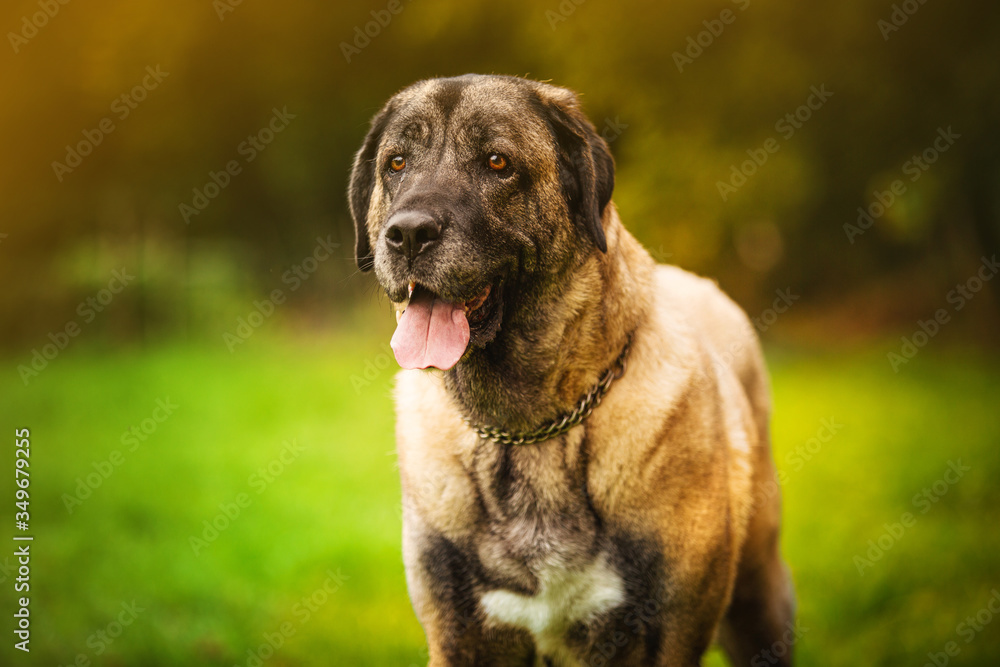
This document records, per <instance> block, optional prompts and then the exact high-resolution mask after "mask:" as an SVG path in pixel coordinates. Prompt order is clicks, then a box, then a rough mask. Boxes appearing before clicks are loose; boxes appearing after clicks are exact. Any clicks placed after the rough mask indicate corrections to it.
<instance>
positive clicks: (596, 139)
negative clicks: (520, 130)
mask: <svg viewBox="0 0 1000 667" xmlns="http://www.w3.org/2000/svg"><path fill="white" fill-rule="evenodd" d="M545 88H546V89H548V90H546V92H550V91H557V92H555V94H551V93H550V94H548V95H546V94H545V93H543V94H542V102H543V104H544V105H545V107H546V109H547V113H548V120H549V124H550V125H551V126H552V130H553V132H554V134H555V137H556V143H557V144H558V150H559V179H560V181H562V188H563V195H564V196H565V197H566V204H567V205H568V206H569V212H570V216H571V217H572V218H573V219H574V221H575V222H576V223H577V224H578V225H580V226H581V227H582V228H583V229H584V230H585V231H586V232H587V233H589V234H590V236H591V238H593V240H594V244H595V245H597V247H598V248H600V249H601V252H607V251H608V242H607V240H606V239H605V237H604V226H603V224H602V222H601V221H602V218H603V216H604V209H605V208H606V207H607V205H608V202H609V201H611V191H612V190H614V187H615V161H614V158H612V157H611V150H610V149H609V148H608V144H607V142H606V141H604V139H602V138H601V137H600V136H599V135H598V134H597V131H596V130H595V129H594V126H593V125H592V124H591V123H590V121H589V120H588V119H587V117H586V116H585V115H584V114H583V112H582V111H580V104H579V102H578V101H577V98H576V95H574V94H573V93H572V92H571V91H569V90H566V89H565V88H556V87H555V86H546V87H545Z"/></svg>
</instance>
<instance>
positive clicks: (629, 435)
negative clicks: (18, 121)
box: [349, 75, 793, 667]
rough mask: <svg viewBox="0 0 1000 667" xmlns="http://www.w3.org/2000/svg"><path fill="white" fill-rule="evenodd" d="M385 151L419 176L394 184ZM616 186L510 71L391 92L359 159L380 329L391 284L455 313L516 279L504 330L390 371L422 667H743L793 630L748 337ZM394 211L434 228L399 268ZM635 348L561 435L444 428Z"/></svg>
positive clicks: (358, 197) (527, 407) (536, 87)
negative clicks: (708, 657)
mask: <svg viewBox="0 0 1000 667" xmlns="http://www.w3.org/2000/svg"><path fill="white" fill-rule="evenodd" d="M411 129H412V132H411ZM484 137H485V138H484ZM484 146H485V147H486V149H484V148H483V147H484ZM498 146H499V148H498ZM483 150H488V151H501V152H509V155H510V157H511V158H512V161H516V162H517V164H518V168H519V169H520V170H521V171H520V172H517V178H518V179H525V180H523V181H522V180H516V183H518V184H522V183H523V187H519V188H514V187H511V186H504V185H502V183H501V182H500V181H492V180H489V179H483V178H482V176H481V174H482V171H481V170H480V171H477V170H476V167H475V165H476V161H477V160H481V159H482V151H483ZM397 152H399V153H404V152H405V153H407V154H408V155H411V156H412V158H413V159H412V161H413V163H414V165H415V167H414V168H413V169H411V170H409V171H407V172H406V173H405V174H404V175H402V176H398V177H392V178H389V177H387V176H385V173H384V171H379V170H380V169H384V167H380V166H379V165H385V164H386V160H387V159H388V157H390V156H391V155H393V154H395V153H397ZM421 165H423V167H421ZM470 165H473V166H470ZM480 165H481V163H480ZM407 169H410V168H409V167H407ZM380 174H381V175H380ZM529 175H530V178H526V177H527V176H529ZM407 179H408V180H407ZM612 185H613V161H612V159H611V157H610V152H609V151H608V147H607V145H606V144H605V143H604V142H603V140H601V139H600V138H599V137H598V136H597V134H596V133H595V131H594V128H593V126H592V125H590V124H589V121H587V120H586V118H585V117H584V116H583V114H582V112H581V111H580V108H579V105H578V103H577V100H576V97H575V96H574V95H573V93H571V92H570V91H568V90H565V89H561V88H557V87H554V86H549V85H546V84H540V83H537V82H532V81H526V80H521V79H515V78H512V77H492V76H476V75H471V76H466V77H459V78H457V79H441V80H432V81H427V82H421V83H419V84H416V85H414V86H411V87H410V88H407V89H405V90H404V91H402V92H401V93H399V94H398V95H397V96H395V97H394V98H393V99H392V100H390V102H389V103H388V104H387V105H386V107H385V109H383V111H382V112H380V113H379V114H378V115H377V116H376V117H375V119H373V123H372V129H371V131H370V132H369V135H368V137H367V138H366V140H365V143H364V145H363V146H362V149H361V150H360V151H359V152H358V154H357V156H356V159H355V165H354V171H353V173H352V179H351V188H350V190H349V193H350V199H351V206H352V215H353V216H354V219H355V225H356V230H357V245H356V253H357V258H358V262H359V266H361V267H362V268H363V269H364V268H372V267H373V268H374V270H375V272H376V275H378V277H379V281H380V282H381V283H382V286H383V288H384V289H385V290H386V293H387V294H388V295H389V296H390V299H392V300H394V301H395V307H396V310H397V312H400V311H402V310H403V309H404V308H405V307H406V302H405V298H406V296H407V292H406V285H407V281H414V282H418V283H419V284H420V285H421V286H423V287H422V288H424V289H430V290H431V291H433V292H434V293H435V294H436V295H437V297H440V298H444V299H445V300H447V301H451V302H453V303H454V302H460V301H466V300H467V299H469V298H470V297H471V295H473V294H476V293H479V291H480V290H481V289H482V284H483V281H492V280H501V278H498V277H497V276H503V275H506V278H507V280H508V281H509V282H508V283H507V287H506V289H507V290H510V293H504V295H503V297H502V302H503V304H504V305H503V308H502V309H501V310H499V311H495V312H499V313H501V316H500V317H501V318H502V319H501V320H499V328H497V329H496V330H494V331H493V332H491V333H488V334H483V336H484V337H483V338H482V339H481V340H480V342H479V343H476V342H475V341H473V342H472V343H470V345H469V347H468V348H467V350H466V353H465V355H464V356H463V358H462V360H461V361H459V362H458V364H456V366H454V367H453V368H452V369H451V370H449V371H438V370H427V371H416V370H413V371H402V372H400V373H399V374H398V376H397V381H396V389H395V399H396V413H397V422H396V439H397V450H398V456H399V469H400V478H401V483H402V492H403V557H404V562H405V564H406V575H407V585H408V588H409V592H410V596H411V599H412V601H413V607H414V610H415V611H416V613H417V616H418V618H419V619H420V622H421V623H422V624H423V627H424V629H425V631H426V634H427V641H428V647H429V653H430V664H431V665H432V666H444V665H535V666H542V667H555V666H557V665H558V666H577V665H604V664H607V665H635V666H640V665H641V666H646V665H694V664H698V663H699V661H700V658H701V656H702V654H703V653H704V651H705V650H706V649H707V647H708V645H709V643H710V642H711V641H712V639H713V637H716V636H718V639H719V640H720V641H721V643H722V644H723V646H724V648H725V649H726V651H727V653H728V654H729V655H730V657H731V659H732V660H733V661H734V663H736V664H748V663H750V662H752V660H753V658H754V657H755V656H758V657H759V656H761V655H762V654H761V651H762V650H764V649H767V648H769V647H771V646H772V644H773V643H774V642H776V641H780V637H781V634H782V633H783V632H784V631H785V629H786V628H785V625H786V624H787V623H788V622H789V621H790V620H791V618H792V613H793V597H792V591H791V584H790V581H789V579H788V576H787V573H786V572H785V569H784V566H783V564H782V562H781V559H780V557H779V553H778V532H779V525H780V498H779V495H778V494H777V493H774V492H773V489H775V488H777V487H776V482H775V473H774V468H773V464H772V462H771V453H770V442H769V433H768V421H769V413H770V399H769V394H768V392H769V390H768V380H767V373H766V370H765V367H764V360H763V355H762V353H761V350H760V346H759V343H758V341H757V337H756V334H755V332H754V329H753V327H752V326H751V325H750V322H749V320H748V319H747V317H746V315H745V314H744V313H743V312H742V310H741V309H740V308H739V307H738V306H737V305H736V304H734V303H733V302H732V301H731V300H730V299H729V298H727V297H726V296H725V295H724V294H723V293H722V292H721V291H720V290H719V288H718V287H717V285H716V284H715V283H714V282H712V281H709V280H706V279H703V278H699V277H696V276H694V275H692V274H690V273H687V272H685V271H683V270H681V269H679V268H676V267H670V266H658V265H656V264H655V262H654V261H653V260H652V258H651V257H650V255H649V254H648V253H647V252H646V251H645V249H643V248H642V246H641V245H640V244H639V243H638V242H637V241H636V239H635V238H634V237H632V235H631V234H629V233H628V231H626V229H625V228H624V227H623V225H622V223H621V221H620V220H619V218H618V212H617V210H616V208H615V206H614V204H613V203H612V202H610V201H609V198H610V196H611V186H612ZM456 188H461V192H462V193H464V194H463V197H461V198H459V199H454V198H452V195H453V194H454V192H456V191H457V190H456ZM498 188H506V189H498ZM598 194H600V195H601V196H600V197H598ZM602 197H603V199H602ZM400 202H402V203H400ZM407 207H410V209H413V208H418V209H420V210H426V211H434V212H435V213H434V214H435V215H437V216H438V218H439V221H440V223H441V225H442V229H443V230H444V231H443V232H442V235H441V237H440V240H438V241H437V242H436V243H435V244H434V246H433V247H432V248H431V250H429V251H428V252H426V253H425V254H423V255H420V256H417V257H416V258H414V257H410V258H409V260H408V263H407V261H404V260H403V258H402V256H401V255H400V253H399V252H398V251H395V250H393V249H392V248H391V247H390V246H389V245H388V244H387V242H386V240H385V239H386V230H387V229H388V228H391V224H390V223H389V222H388V221H389V220H390V219H391V218H392V216H393V215H394V214H395V213H396V212H397V211H398V210H401V209H402V210H406V209H407ZM421 207H422V208H421ZM441 207H444V208H441ZM448 207H450V208H448ZM588 207H589V208H588ZM439 209H440V210H439ZM441 210H443V211H444V213H441ZM604 244H606V252H604V251H602V250H603V248H604ZM501 247H502V248H504V249H505V250H504V251H503V252H500V251H498V248H501ZM510 266H514V267H515V268H514V269H510V268H509V267H510ZM505 271H511V273H506V274H505V273H504V272H505ZM483 273H488V274H489V275H485V276H483V275H480V274H483ZM486 284H490V283H489V282H487V283H486ZM492 284H494V285H496V286H501V285H503V282H502V281H501V282H494V283H492ZM500 289H501V287H497V288H496V291H499V290H500ZM490 336H492V337H490ZM629 340H631V351H630V353H629V354H628V357H627V360H626V362H627V370H626V371H625V373H624V375H622V376H621V377H620V378H619V379H617V380H616V381H615V382H614V384H613V385H612V386H611V389H610V391H609V392H608V393H607V395H606V396H604V398H603V402H601V404H600V405H599V406H598V407H597V408H596V409H595V410H594V411H593V413H592V414H591V415H590V416H589V417H588V418H587V419H586V420H585V421H583V422H582V423H581V424H579V425H577V426H575V427H573V428H572V429H571V430H569V431H568V432H567V433H565V434H563V435H559V436H557V437H553V438H550V439H548V440H546V441H543V442H539V443H537V444H532V445H522V446H516V445H503V444H500V443H497V442H495V441H493V440H484V439H481V438H480V437H479V436H478V435H477V434H476V432H475V431H474V430H473V429H472V428H471V427H470V426H468V425H467V423H466V422H465V421H464V419H463V418H470V419H472V420H474V421H476V422H480V423H485V424H488V425H492V426H497V427H501V428H506V429H510V430H514V431H523V430H529V429H531V428H533V427H537V426H539V425H541V424H544V423H546V422H547V421H548V420H552V419H555V418H558V417H559V416H560V415H565V414H567V413H568V412H570V411H571V410H573V408H574V407H575V406H576V405H577V403H578V402H579V401H580V398H581V396H584V395H585V394H586V393H587V392H588V391H589V390H590V389H591V388H592V387H593V386H594V385H595V384H596V383H597V382H598V380H599V379H600V378H601V377H602V375H603V374H604V372H605V371H606V370H607V369H608V368H610V367H611V366H612V364H613V363H614V361H615V359H616V358H617V357H618V356H619V354H620V352H621V350H622V349H623V347H624V346H625V345H626V342H627V341H629ZM786 648H788V647H786ZM775 664H779V665H783V666H788V665H791V657H790V651H788V652H785V653H784V655H783V656H782V657H781V659H780V661H779V662H778V663H775Z"/></svg>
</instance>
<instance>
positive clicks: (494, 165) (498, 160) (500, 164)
mask: <svg viewBox="0 0 1000 667" xmlns="http://www.w3.org/2000/svg"><path fill="white" fill-rule="evenodd" d="M488 162H489V165H490V169H492V170H493V171H503V170H504V169H506V168H507V158H505V157H504V156H503V155H500V154H499V153H494V154H493V155H491V156H490V158H489V160H488Z"/></svg>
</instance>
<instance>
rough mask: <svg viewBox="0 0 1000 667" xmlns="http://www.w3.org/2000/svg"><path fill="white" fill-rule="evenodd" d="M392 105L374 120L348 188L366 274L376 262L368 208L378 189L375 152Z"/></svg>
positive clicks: (356, 244) (360, 260)
mask: <svg viewBox="0 0 1000 667" xmlns="http://www.w3.org/2000/svg"><path fill="white" fill-rule="evenodd" d="M389 115H390V106H389V105H386V107H385V108H383V109H382V110H381V111H379V112H378V113H377V114H375V117H374V118H372V121H371V127H370V128H369V130H368V135H367V136H365V141H364V143H363V144H362V145H361V149H360V150H358V152H357V153H356V154H355V156H354V167H353V168H352V169H351V181H350V185H348V187H347V201H348V202H349V204H350V207H351V217H352V218H354V259H355V260H356V261H357V263H358V268H359V269H361V270H362V271H370V270H371V268H372V265H373V264H374V262H375V257H374V255H372V249H371V244H370V243H369V242H368V206H369V205H370V204H371V199H372V191H373V190H374V189H375V151H376V150H378V142H379V139H381V138H382V132H383V131H384V130H385V126H386V124H387V122H388V119H389Z"/></svg>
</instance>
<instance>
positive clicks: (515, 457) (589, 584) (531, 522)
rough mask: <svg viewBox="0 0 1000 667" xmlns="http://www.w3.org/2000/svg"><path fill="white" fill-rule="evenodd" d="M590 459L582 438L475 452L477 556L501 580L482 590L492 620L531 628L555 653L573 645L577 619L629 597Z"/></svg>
mask: <svg viewBox="0 0 1000 667" xmlns="http://www.w3.org/2000/svg"><path fill="white" fill-rule="evenodd" d="M586 463H587V462H586V456H585V453H584V452H581V451H580V447H579V443H577V444H576V445H575V446H574V445H573V444H571V443H565V446H559V443H550V444H549V445H543V446H541V447H520V448H519V447H508V448H505V449H504V448H501V447H493V448H491V449H485V448H484V449H483V450H481V451H480V452H478V453H477V456H476V463H475V473H476V474H475V477H476V482H477V486H478V490H479V494H480V497H481V499H482V502H483V506H484V509H485V510H486V512H485V513H486V522H485V525H483V526H482V527H481V529H480V531H479V533H478V535H477V540H476V541H477V545H478V552H479V553H478V557H479V560H480V562H481V563H482V566H483V568H484V570H485V572H486V573H487V574H488V575H489V576H490V578H491V579H494V580H495V581H498V582H503V583H501V584H500V585H498V586H496V587H492V588H489V589H488V590H485V591H483V592H482V594H481V595H480V600H479V602H480V606H481V608H482V610H483V612H484V614H485V616H486V618H487V619H488V621H491V622H494V623H498V624H505V625H513V626H516V627H521V628H524V629H526V630H528V631H529V632H531V634H532V635H533V637H534V639H535V643H536V645H537V647H538V649H539V650H540V652H541V653H542V654H544V655H549V656H552V657H553V658H557V657H559V656H560V655H563V654H565V652H566V651H567V650H568V649H567V647H566V645H565V636H566V633H567V632H568V631H569V629H570V628H571V627H572V626H573V625H574V624H576V623H579V622H584V623H586V622H587V621H589V620H591V619H594V618H596V617H599V616H600V615H602V614H603V613H605V612H607V611H610V610H611V609H613V608H615V607H617V606H618V605H620V604H621V603H622V602H623V601H624V600H625V586H624V581H623V579H622V577H621V575H620V573H618V572H617V571H616V570H615V568H614V567H613V566H612V565H611V564H610V562H609V559H608V557H607V553H606V551H605V550H604V548H605V547H606V546H607V545H606V544H604V540H603V538H602V535H601V530H600V526H601V522H600V519H599V518H598V516H597V514H596V513H595V511H594V508H593V507H592V505H591V502H590V498H589V495H588V491H587V482H586Z"/></svg>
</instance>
